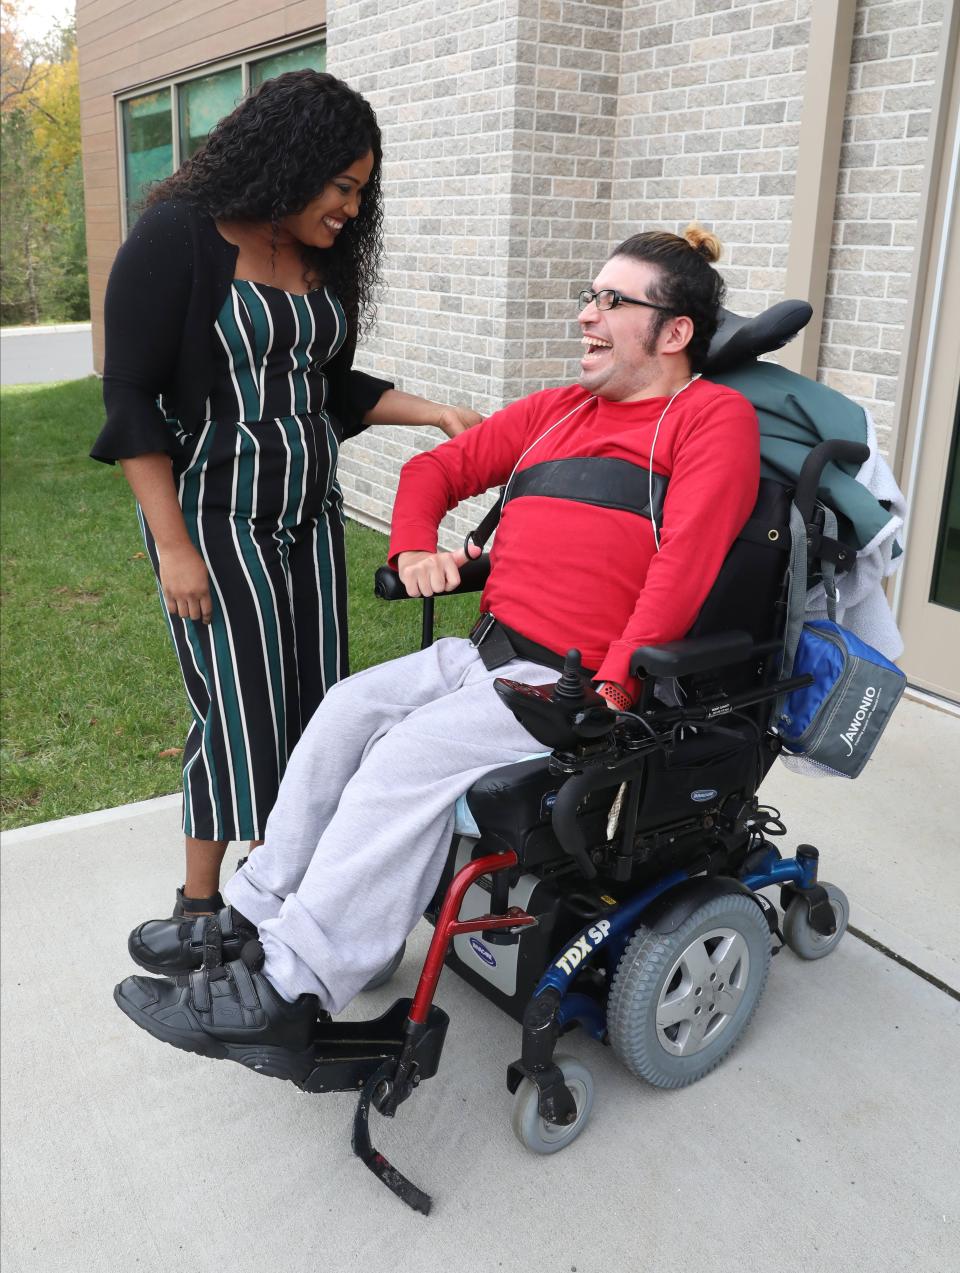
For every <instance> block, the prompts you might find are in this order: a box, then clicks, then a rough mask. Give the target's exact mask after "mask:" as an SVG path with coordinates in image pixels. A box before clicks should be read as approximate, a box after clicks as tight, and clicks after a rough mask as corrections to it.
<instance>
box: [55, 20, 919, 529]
mask: <svg viewBox="0 0 960 1273" xmlns="http://www.w3.org/2000/svg"><path fill="white" fill-rule="evenodd" d="M162 8H163V6H161V5H160V4H159V0H133V2H128V3H126V4H120V3H119V2H118V0H79V4H78V25H79V28H80V35H81V74H82V77H83V78H82V110H83V121H84V150H85V179H86V193H87V203H88V238H89V242H90V252H91V266H92V277H91V290H92V296H93V302H94V308H95V311H96V309H97V307H98V300H99V296H100V294H101V292H102V285H103V281H104V278H105V273H106V268H107V266H108V264H109V260H110V259H111V257H112V253H113V251H114V250H115V248H116V244H117V241H118V226H117V220H118V212H117V180H116V161H115V158H113V157H112V156H113V155H114V153H115V150H114V148H115V138H114V135H113V134H114V125H115V111H114V103H113V94H114V93H115V92H116V91H118V90H121V89H123V88H127V87H129V86H130V84H131V83H135V82H141V81H144V80H146V79H148V78H149V77H150V76H151V75H157V76H159V75H166V74H171V73H174V72H176V71H178V70H180V69H182V68H183V67H184V66H186V65H187V64H189V63H193V62H196V61H199V60H201V59H202V58H203V57H214V56H225V55H227V54H229V53H230V52H231V51H233V50H236V49H238V48H239V47H240V44H239V43H238V40H242V41H243V43H245V44H249V43H251V41H253V40H254V39H260V38H263V39H267V38H270V37H271V36H276V35H278V34H281V33H286V34H292V33H293V32H294V31H296V30H299V29H301V28H303V27H304V26H306V25H309V24H310V23H315V22H316V21H317V20H318V18H317V15H318V14H320V15H322V7H321V8H317V7H316V6H311V5H309V4H307V3H306V0H267V3H266V6H265V7H264V6H263V5H261V6H260V7H259V8H257V7H256V6H254V5H252V4H251V3H250V0H230V3H228V4H225V5H223V6H221V8H219V9H218V10H217V14H218V15H219V17H218V18H217V19H216V20H214V18H213V17H210V16H209V15H208V18H207V19H205V26H204V29H203V31H200V30H199V29H198V28H195V24H194V26H191V25H190V23H191V21H192V20H191V19H190V17H189V14H188V9H189V6H187V5H186V4H185V3H182V2H179V0H178V3H177V4H176V5H174V6H172V7H171V6H167V7H166V8H163V13H162V14H161V12H160V10H161V9H162ZM326 8H327V22H328V27H327V41H328V64H329V67H330V69H331V70H332V71H334V73H336V74H339V75H341V76H342V77H343V78H345V79H346V80H348V81H349V82H350V83H351V84H353V85H355V86H356V87H357V88H358V89H359V90H360V91H361V92H363V93H365V94H366V95H367V96H368V97H369V98H370V100H371V102H372V103H373V105H374V107H375V108H376V110H377V113H378V115H379V118H380V121H381V124H382V127H383V131H384V141H385V152H386V155H385V163H384V186H385V190H386V198H387V203H386V207H387V223H386V249H387V256H386V261H385V283H386V287H385V292H384V297H383V303H382V306H381V309H380V322H379V325H378V328H377V330H376V332H375V333H374V335H373V336H372V337H371V338H370V339H369V340H368V341H367V342H366V343H365V344H364V345H363V346H362V348H361V351H360V353H359V356H358V365H360V366H363V367H365V368H366V369H368V370H371V371H374V372H380V373H381V374H384V375H386V376H387V377H389V378H391V379H393V380H395V381H396V382H397V384H398V385H399V387H401V388H404V389H407V390H409V391H411V392H414V393H420V394H423V395H425V396H427V397H430V398H433V399H435V400H438V401H443V402H453V401H465V402H469V403H470V404H471V405H472V406H474V407H476V408H477V409H478V410H480V411H483V412H489V411H491V410H494V409H495V408H497V407H498V406H500V405H501V404H502V403H504V402H505V401H509V400H512V399H513V398H516V397H518V396H520V395H522V394H524V393H527V392H531V391H532V390H534V389H537V388H540V387H542V386H543V385H545V384H555V383H562V382H563V381H566V380H569V379H571V378H573V377H574V376H575V375H576V358H577V355H578V346H577V344H576V338H577V329H576V325H575V309H574V300H573V298H574V296H575V294H576V292H577V290H578V289H579V288H580V287H582V286H583V285H584V284H585V283H586V282H588V281H589V280H590V279H591V277H592V276H593V275H594V273H595V272H596V270H597V269H598V268H599V266H600V265H601V263H602V262H603V260H604V259H605V257H606V255H607V253H608V251H609V249H610V247H611V246H612V245H613V244H614V243H616V242H617V241H618V240H619V239H620V238H622V237H624V236H625V235H627V234H629V233H632V232H634V231H636V230H637V229H640V228H645V227H653V226H667V227H670V228H674V229H680V228H682V226H683V225H684V224H685V223H686V221H687V220H689V219H690V218H691V217H696V218H697V219H699V220H701V221H703V222H704V223H705V224H707V225H709V226H711V227H712V228H713V229H715V230H716V231H717V232H718V233H719V235H720V237H721V239H722V240H723V242H724V244H725V247H726V252H725V256H724V259H723V261H722V263H721V268H722V270H723V273H724V274H725V276H726V278H727V281H728V284H729V288H730V292H729V299H730V304H731V305H732V307H733V308H735V309H741V310H742V311H744V312H750V313H753V312H757V311H759V310H761V309H762V308H764V307H766V306H767V305H770V304H772V303H774V302H775V301H777V300H779V299H781V297H782V289H783V285H784V277H785V267H786V260H787V250H788V244H789V240H790V234H791V218H792V215H793V199H794V186H795V181H796V160H797V145H798V132H799V126H798V124H799V119H800V114H801V110H802V102H803V95H804V92H805V89H806V86H807V75H808V67H807V44H808V40H809V27H810V13H811V0H582V2H577V0H329V2H328V4H327V6H326ZM254 9H257V14H258V15H259V16H258V17H257V22H259V24H260V25H259V26H257V27H256V31H257V32H258V34H257V35H254V33H253V26H251V22H252V21H253V18H252V15H253V12H254ZM228 18H229V19H230V22H227V24H226V26H224V25H223V24H224V22H225V21H226V19H228ZM264 21H266V22H267V25H266V26H264V25H263V22H264ZM231 23H232V26H231ZM244 23H246V25H244ZM254 25H255V24H254ZM941 27H942V3H941V0H889V2H886V0H859V3H858V12H857V18H856V33H855V37H854V44H853V52H852V59H851V69H850V77H849V88H848V94H847V104H846V122H845V135H844V146H843V151H842V156H841V171H840V179H839V188H838V192H837V202H836V218H835V224H834V234H833V247H832V253H831V258H830V270H829V280H828V296H827V301H826V307H825V323H824V329H823V344H822V349H821V362H820V371H819V375H820V377H821V379H823V380H825V381H827V382H828V383H830V384H832V385H834V386H835V387H836V388H838V389H841V390H842V391H844V392H846V393H849V394H851V395H852V396H854V397H856V398H858V399H859V400H860V401H862V402H864V403H865V405H867V406H869V407H870V409H871V410H872V412H873V414H874V416H875V417H876V419H877V422H878V425H879V428H880V436H881V443H882V444H884V445H887V446H892V443H893V432H892V431H893V430H894V429H895V427H896V422H895V421H894V420H893V396H894V391H895V385H896V381H897V375H898V371H899V366H900V357H901V353H902V343H903V339H904V327H903V324H904V316H905V308H906V295H907V290H908V286H909V281H910V274H911V270H912V267H913V261H914V243H915V235H916V217H917V212H918V206H919V192H920V189H921V185H922V181H923V175H924V163H925V153H926V143H927V132H928V128H929V111H930V107H931V96H932V81H933V74H934V63H935V60H936V56H937V49H938V45H939V42H940V40H941V38H942V31H941ZM208 28H209V29H208ZM133 31H135V32H136V39H135V40H133V41H132V42H131V32H133ZM238 33H239V34H238ZM201 36H202V38H201ZM98 321H99V315H98V314H95V322H98ZM439 439H440V435H439V434H437V433H436V432H435V431H433V430H409V429H383V428H376V429H373V430H368V431H367V432H366V433H365V434H364V435H363V436H362V437H361V438H359V439H356V440H354V441H352V442H350V443H348V444H347V445H346V446H345V447H344V452H343V457H342V463H341V475H342V481H343V485H344V489H345V493H346V496H347V501H348V507H349V508H350V509H351V511H352V512H354V513H355V515H357V516H359V517H360V518H361V519H362V520H365V521H368V522H370V523H371V524H374V525H380V526H384V525H385V524H386V522H387V521H388V519H389V515H390V509H391V506H392V502H393V495H394V491H395V488H396V481H397V475H398V473H399V469H400V466H401V464H402V462H403V461H404V459H406V458H407V457H408V456H409V455H411V454H413V453H414V451H415V450H418V449H421V448H422V447H424V446H432V445H435V444H436V443H437V441H439ZM488 502H489V500H488V499H484V500H481V501H479V502H477V501H475V502H473V503H472V505H470V506H465V507H464V508H463V509H461V510H458V512H457V513H455V514H453V515H452V516H451V518H449V519H448V522H447V523H446V528H445V533H444V542H446V543H448V544H449V543H453V542H455V541H456V540H458V539H459V538H461V537H462V535H463V534H464V532H465V531H466V530H467V529H469V528H470V527H471V526H472V525H474V524H475V522H476V520H477V519H478V517H479V514H480V511H481V510H482V508H483V507H485V505H486V504H487V503H488Z"/></svg>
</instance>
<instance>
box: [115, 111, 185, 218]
mask: <svg viewBox="0 0 960 1273" xmlns="http://www.w3.org/2000/svg"><path fill="white" fill-rule="evenodd" d="M123 154H124V173H123V175H124V184H125V187H126V193H127V224H128V225H130V224H132V222H133V220H134V218H133V217H131V215H130V209H131V208H132V207H134V206H136V205H137V204H139V202H140V200H141V199H142V197H143V192H144V190H145V188H146V187H147V186H149V185H150V184H151V182H154V181H159V179H160V178H161V177H166V176H167V175H168V174H169V173H171V172H173V127H172V123H171V118H170V90H169V89H168V88H162V89H160V91H159V92H157V93H147V94H145V95H144V96H143V97H131V98H130V100H129V101H127V102H124V103H123Z"/></svg>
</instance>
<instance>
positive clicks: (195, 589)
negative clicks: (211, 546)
mask: <svg viewBox="0 0 960 1273" xmlns="http://www.w3.org/2000/svg"><path fill="white" fill-rule="evenodd" d="M120 465H121V467H122V469H123V475H124V477H125V478H126V479H127V481H128V482H129V483H130V489H131V490H132V491H133V493H134V496H135V497H136V499H137V503H138V504H139V505H140V507H141V508H142V509H143V515H144V517H145V518H146V522H147V525H148V526H149V527H150V533H151V534H152V535H153V538H154V542H155V543H156V545H157V556H158V558H159V561H160V587H161V589H162V590H163V597H164V600H165V601H166V603H167V609H168V610H169V612H170V613H171V614H176V615H179V616H180V618H181V619H201V620H202V621H203V622H204V623H209V622H210V619H211V616H212V613H213V604H212V602H211V600H210V579H209V576H208V574H207V567H206V565H205V564H204V560H203V558H202V557H201V556H200V554H199V553H198V552H197V550H196V548H194V546H193V543H192V541H191V539H190V536H189V535H188V534H187V526H186V523H185V522H184V520H183V511H182V509H181V508H180V502H179V500H178V499H177V491H176V487H175V486H174V484H173V469H172V467H171V464H170V457H169V456H168V455H162V454H159V453H154V454H151V455H138V456H135V457H133V458H132V459H121V461H120Z"/></svg>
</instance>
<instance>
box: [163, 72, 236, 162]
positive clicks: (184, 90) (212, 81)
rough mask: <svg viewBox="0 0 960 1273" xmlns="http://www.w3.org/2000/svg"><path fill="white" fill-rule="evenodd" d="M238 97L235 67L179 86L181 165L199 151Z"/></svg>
mask: <svg viewBox="0 0 960 1273" xmlns="http://www.w3.org/2000/svg"><path fill="white" fill-rule="evenodd" d="M242 96H243V75H242V73H241V71H240V67H239V66H234V67H231V68H230V70H228V71H217V72H216V73H215V74H213V75H204V76H202V77H201V78H200V79H198V80H188V81H187V83H186V84H181V85H180V86H179V88H178V89H177V99H178V105H179V115H180V160H181V162H182V161H183V160H184V159H189V158H190V156H191V155H193V154H195V153H196V152H197V151H198V150H199V149H200V147H201V146H202V145H203V143H204V142H205V141H206V140H207V136H208V134H209V133H210V130H211V129H212V128H213V126H214V124H216V123H217V121H218V120H221V119H223V117H224V115H229V114H230V112H231V111H232V110H233V108H234V107H235V106H236V104H237V103H238V102H239V101H240V98H241V97H242Z"/></svg>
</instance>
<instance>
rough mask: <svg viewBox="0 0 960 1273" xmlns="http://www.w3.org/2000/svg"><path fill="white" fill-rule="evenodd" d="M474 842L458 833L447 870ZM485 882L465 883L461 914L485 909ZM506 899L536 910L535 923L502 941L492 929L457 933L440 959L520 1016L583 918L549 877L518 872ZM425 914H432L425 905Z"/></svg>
mask: <svg viewBox="0 0 960 1273" xmlns="http://www.w3.org/2000/svg"><path fill="white" fill-rule="evenodd" d="M476 844H477V841H476V840H474V839H472V838H470V837H466V836H465V837H461V838H460V839H459V841H458V842H457V843H456V847H455V860H454V862H452V863H450V864H448V870H449V868H450V866H452V867H453V869H454V870H459V869H460V868H461V867H462V866H465V865H466V863H467V862H469V861H470V858H471V856H472V855H473V850H474V848H475V847H476ZM489 887H490V882H489V880H488V879H482V880H478V881H477V883H475V884H473V885H471V887H470V888H469V889H468V890H467V892H466V894H465V895H464V899H463V904H462V906H461V908H460V914H461V915H462V916H463V917H464V918H468V917H469V916H471V915H483V914H485V913H487V912H488V911H489V910H490V905H491V893H490V891H489ZM507 902H508V905H509V906H519V907H521V908H522V909H523V910H525V911H527V912H528V913H529V914H531V915H536V916H537V918H538V920H539V923H538V924H537V925H536V926H534V927H531V928H525V929H523V930H521V931H520V932H518V933H515V934H512V935H511V937H512V939H511V940H510V941H508V942H503V941H498V940H496V934H484V933H459V934H457V936H456V937H454V939H453V941H452V942H451V943H450V950H449V953H448V955H447V959H446V963H447V966H448V967H449V968H452V969H453V970H454V971H455V972H456V973H457V974H458V975H459V976H460V977H462V978H463V980H464V981H466V982H468V983H469V984H470V985H471V986H473V987H474V989H476V990H479V991H480V993H481V994H482V995H483V996H484V997H485V998H487V999H490V1000H492V1001H493V1002H494V1003H496V1004H498V1005H499V1006H500V1007H501V1008H502V1009H503V1010H504V1011H505V1012H507V1013H508V1014H509V1015H510V1016H512V1017H513V1018H514V1019H515V1020H516V1021H522V1020H523V1013H524V1010H525V1008H526V1006H527V1002H528V1001H529V999H530V996H531V995H532V994H533V990H534V988H535V986H536V985H537V982H538V981H539V980H540V978H541V977H542V976H543V973H544V970H545V969H546V968H547V966H548V964H549V963H550V960H551V959H552V958H553V955H554V953H555V951H556V950H557V949H558V948H562V947H563V944H564V942H566V941H568V940H569V938H571V937H572V936H573V935H574V934H575V933H577V932H579V930H580V929H581V928H582V927H583V924H584V919H583V915H582V913H580V912H579V911H576V910H573V909H570V908H569V907H568V906H567V904H566V901H565V898H564V896H563V894H562V891H561V890H560V888H559V887H558V885H557V883H556V882H555V881H552V880H545V879H542V878H540V876H538V875H536V874H535V873H525V874H522V875H520V876H519V878H518V879H517V880H516V882H515V883H514V884H513V885H512V886H511V887H510V890H509V895H508V899H507ZM427 918H428V919H433V918H434V916H433V915H431V913H430V911H428V912H427Z"/></svg>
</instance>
